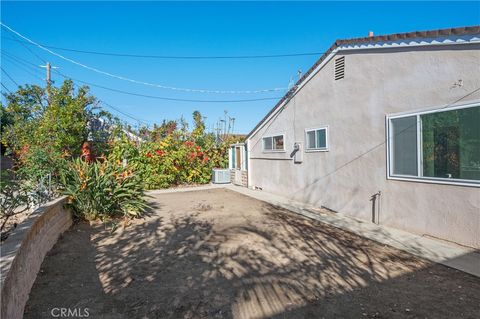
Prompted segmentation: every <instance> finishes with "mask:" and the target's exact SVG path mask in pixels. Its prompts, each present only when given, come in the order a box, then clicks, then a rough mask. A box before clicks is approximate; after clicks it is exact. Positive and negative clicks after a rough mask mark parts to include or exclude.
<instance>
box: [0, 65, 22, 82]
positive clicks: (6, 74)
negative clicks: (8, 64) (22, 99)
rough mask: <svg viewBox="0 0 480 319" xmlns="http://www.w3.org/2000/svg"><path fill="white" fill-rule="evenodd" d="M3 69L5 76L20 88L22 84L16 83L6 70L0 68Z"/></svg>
mask: <svg viewBox="0 0 480 319" xmlns="http://www.w3.org/2000/svg"><path fill="white" fill-rule="evenodd" d="M0 68H1V69H2V72H3V73H5V75H6V76H7V77H8V78H9V79H10V81H12V82H13V83H15V85H16V86H20V84H18V83H17V81H15V80H14V79H13V78H12V77H11V76H10V74H8V73H7V71H5V69H4V68H3V67H0Z"/></svg>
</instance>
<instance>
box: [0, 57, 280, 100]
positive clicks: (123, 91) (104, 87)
mask: <svg viewBox="0 0 480 319" xmlns="http://www.w3.org/2000/svg"><path fill="white" fill-rule="evenodd" d="M0 51H1V52H2V53H4V54H6V55H7V56H8V57H10V58H12V59H15V60H17V62H18V63H21V64H23V65H24V66H26V67H30V68H32V69H35V70H37V71H39V70H38V69H37V67H38V66H37V65H36V64H35V63H32V62H30V61H28V60H25V59H23V58H20V57H18V56H16V55H13V54H11V53H9V52H7V51H5V50H3V49H1V50H0ZM51 72H53V73H55V74H57V75H60V76H61V77H63V78H65V79H71V80H74V81H76V82H79V83H83V84H86V85H88V86H91V87H97V88H101V89H104V90H108V91H112V92H116V93H121V94H126V95H133V96H139V97H145V98H150V99H158V100H166V101H176V102H191V103H242V102H256V101H268V100H279V99H280V98H281V97H263V98H252V99H236V100H200V99H181V98H170V97H163V96H157V95H148V94H141V93H135V92H130V91H125V90H120V89H115V88H111V87H107V86H103V85H100V84H96V83H92V82H88V81H84V80H80V79H76V78H73V77H71V76H69V75H65V74H64V73H62V72H60V71H58V70H54V69H53V70H51Z"/></svg>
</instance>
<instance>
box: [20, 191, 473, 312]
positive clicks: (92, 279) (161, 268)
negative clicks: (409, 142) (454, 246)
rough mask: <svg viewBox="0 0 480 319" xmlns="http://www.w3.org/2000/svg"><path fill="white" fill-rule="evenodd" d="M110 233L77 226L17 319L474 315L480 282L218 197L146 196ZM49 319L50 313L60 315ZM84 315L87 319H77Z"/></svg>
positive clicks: (237, 198) (226, 195)
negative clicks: (140, 211)
mask: <svg viewBox="0 0 480 319" xmlns="http://www.w3.org/2000/svg"><path fill="white" fill-rule="evenodd" d="M152 203H153V205H154V207H153V209H152V210H151V211H150V212H149V213H148V214H147V216H145V217H144V218H142V219H138V220H135V221H133V222H132V224H131V225H129V226H128V227H126V228H125V229H119V230H117V231H116V232H115V233H114V234H113V235H112V234H110V233H109V231H108V230H106V229H105V227H104V226H102V225H100V224H93V225H89V224H87V223H77V224H75V225H74V226H73V227H72V228H71V229H70V230H69V231H67V232H66V233H65V234H64V235H63V237H62V238H61V239H60V240H59V241H58V243H57V244H56V245H55V247H54V248H53V249H52V250H51V251H50V253H49V254H48V256H47V258H46V259H45V261H44V263H43V265H42V269H41V271H40V273H39V274H38V277H37V280H36V282H35V284H34V286H33V288H32V291H31V293H30V299H29V301H28V303H27V306H26V309H25V318H35V319H37V318H52V313H51V311H52V310H53V309H54V308H70V309H71V310H73V309H77V311H79V312H78V313H81V312H80V311H84V310H85V308H88V313H89V318H435V319H437V318H478V316H479V311H480V306H479V305H480V293H479V292H480V278H477V277H474V276H471V275H468V274H466V273H463V272H460V271H457V270H454V269H451V268H448V267H445V266H442V265H438V264H432V263H429V262H427V261H425V260H421V259H419V258H416V257H414V256H412V255H410V254H407V253H405V252H402V251H399V250H397V249H394V248H391V247H388V246H383V245H380V244H378V243H376V242H373V241H370V240H367V239H364V238H362V237H359V236H357V235H354V234H351V233H348V232H345V231H343V230H339V229H336V228H333V227H331V226H328V225H325V224H323V223H320V222H317V221H313V220H309V219H305V218H302V217H300V216H297V215H295V214H292V213H290V212H288V211H285V210H283V209H281V208H278V207H274V206H272V205H269V204H266V203H264V202H260V201H257V200H254V199H251V198H249V197H245V196H243V195H240V194H237V193H235V192H232V191H228V190H224V189H215V190H207V191H194V192H183V193H170V194H161V195H157V196H155V198H153V199H152ZM57 311H58V310H57ZM83 314H85V313H83Z"/></svg>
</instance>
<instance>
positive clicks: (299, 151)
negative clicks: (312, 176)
mask: <svg viewBox="0 0 480 319" xmlns="http://www.w3.org/2000/svg"><path fill="white" fill-rule="evenodd" d="M293 152H294V154H293V162H294V163H295V164H300V163H301V162H303V147H302V143H301V142H295V144H293Z"/></svg>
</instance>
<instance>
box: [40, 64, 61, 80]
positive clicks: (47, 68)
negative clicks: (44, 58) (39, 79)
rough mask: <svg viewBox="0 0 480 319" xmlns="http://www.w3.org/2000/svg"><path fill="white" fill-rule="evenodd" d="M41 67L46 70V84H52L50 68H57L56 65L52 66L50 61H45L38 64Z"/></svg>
mask: <svg viewBox="0 0 480 319" xmlns="http://www.w3.org/2000/svg"><path fill="white" fill-rule="evenodd" d="M40 67H41V68H45V69H46V71H47V78H46V80H47V86H48V85H50V84H52V69H58V67H56V66H52V65H51V64H50V62H47V63H46V65H40Z"/></svg>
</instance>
